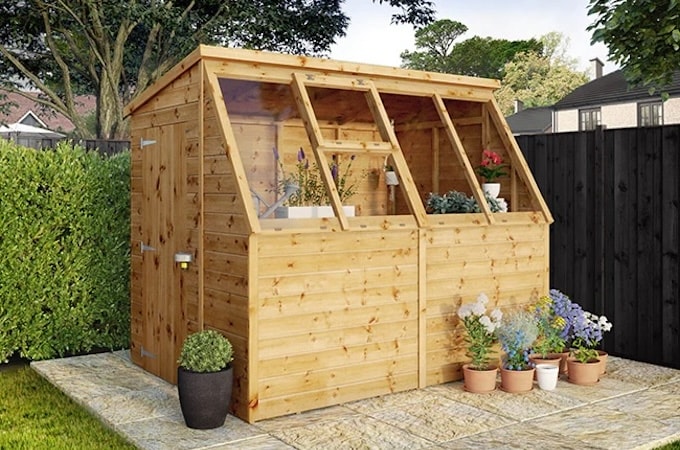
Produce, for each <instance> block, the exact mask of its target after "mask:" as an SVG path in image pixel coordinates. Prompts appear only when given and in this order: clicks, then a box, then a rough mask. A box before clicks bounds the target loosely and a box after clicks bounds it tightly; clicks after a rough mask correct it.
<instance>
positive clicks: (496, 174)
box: [477, 150, 508, 183]
mask: <svg viewBox="0 0 680 450" xmlns="http://www.w3.org/2000/svg"><path fill="white" fill-rule="evenodd" d="M507 167H508V166H507V164H503V158H502V157H501V155H499V154H498V153H496V152H494V151H491V150H482V161H481V162H480V164H479V166H477V173H478V174H479V176H481V177H482V178H484V179H485V180H486V182H487V183H495V182H496V178H500V177H504V176H506V175H507V174H508V173H507V172H506V171H505V169H506V168H507Z"/></svg>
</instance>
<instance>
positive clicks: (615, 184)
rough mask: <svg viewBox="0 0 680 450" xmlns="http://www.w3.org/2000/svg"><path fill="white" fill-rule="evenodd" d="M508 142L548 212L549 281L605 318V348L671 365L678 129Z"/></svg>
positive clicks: (677, 331) (677, 354)
mask: <svg viewBox="0 0 680 450" xmlns="http://www.w3.org/2000/svg"><path fill="white" fill-rule="evenodd" d="M517 142H518V144H519V146H520V147H521V149H522V151H523V153H524V155H525V157H526V159H527V162H528V163H529V165H530V166H531V168H532V170H533V173H534V176H535V177H536V181H537V183H538V185H539V187H540V189H541V192H542V193H543V195H544V197H545V199H546V202H547V203H548V206H549V207H550V209H551V211H552V214H553V215H554V217H555V223H554V224H553V225H552V227H551V238H550V244H551V246H550V251H551V257H550V265H551V267H550V275H551V286H552V287H554V288H556V289H559V290H561V291H562V292H564V293H565V294H567V295H569V296H570V297H571V298H572V299H573V300H574V301H577V302H578V303H579V304H581V305H582V306H583V307H584V308H585V309H586V310H589V311H592V312H594V313H596V314H605V315H606V316H607V318H609V319H610V321H611V322H612V323H613V324H614V327H613V329H612V331H611V332H610V333H607V335H606V336H605V341H604V348H605V350H607V351H608V352H610V353H612V354H615V355H619V356H623V357H626V358H631V359H635V360H638V361H646V362H651V363H655V364H661V365H665V366H669V367H675V368H680V261H679V260H678V251H679V248H678V246H679V243H678V241H679V237H680V236H679V235H680V229H679V227H678V219H679V217H678V208H679V207H680V126H677V125H673V126H664V127H652V128H630V129H617V130H597V131H590V132H581V133H559V134H547V135H537V136H520V137H518V138H517Z"/></svg>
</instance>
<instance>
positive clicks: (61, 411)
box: [0, 366, 136, 450]
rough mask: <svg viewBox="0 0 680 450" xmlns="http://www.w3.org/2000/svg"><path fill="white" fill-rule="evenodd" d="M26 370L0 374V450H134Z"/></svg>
mask: <svg viewBox="0 0 680 450" xmlns="http://www.w3.org/2000/svg"><path fill="white" fill-rule="evenodd" d="M134 448H136V447H135V446H133V445H131V444H129V443H128V442H127V441H126V440H125V439H123V438H122V437H121V436H119V435H118V434H116V433H114V432H113V431H111V430H110V429H108V428H106V427H105V426H104V425H103V424H102V423H101V422H99V421H98V420H97V419H96V418H95V417H94V416H92V415H91V414H89V413H88V412H87V411H86V410H85V409H83V408H82V407H80V406H78V405H77V404H75V403H74V402H73V401H71V399H69V398H68V397H66V396H65V395H64V394H63V393H61V391H59V390H58V389H56V388H55V387H54V386H52V385H51V384H50V383H49V382H47V381H45V380H44V379H43V378H42V377H40V375H38V374H37V373H36V372H35V371H33V370H32V369H31V368H29V367H25V366H24V367H20V368H17V369H13V368H10V369H8V370H3V371H1V372H0V449H1V450H5V449H8V450H9V449H12V450H23V449H25V450H40V449H49V450H60V449H65V450H66V449H68V450H72V449H88V450H89V449H102V450H103V449H134Z"/></svg>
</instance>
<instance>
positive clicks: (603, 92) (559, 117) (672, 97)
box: [508, 59, 680, 133]
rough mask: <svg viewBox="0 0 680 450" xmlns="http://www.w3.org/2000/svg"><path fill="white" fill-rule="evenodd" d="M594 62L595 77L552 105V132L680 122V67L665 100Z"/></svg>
mask: <svg viewBox="0 0 680 450" xmlns="http://www.w3.org/2000/svg"><path fill="white" fill-rule="evenodd" d="M592 62H593V65H594V68H595V79H594V80H593V81H591V82H589V83H586V84H584V85H583V86H580V87H578V88H576V89H574V91H573V92H572V93H571V94H569V95H567V96H566V97H564V98H563V99H562V100H560V101H559V102H557V103H555V105H553V107H552V109H553V117H552V128H553V132H555V133H561V132H567V131H584V130H593V129H595V128H596V127H598V126H600V125H601V126H603V127H605V128H631V127H646V126H656V125H671V124H678V123H680V71H676V72H675V73H674V75H673V81H672V83H671V84H670V86H668V87H666V88H665V89H664V92H666V93H667V94H668V95H669V98H668V100H666V101H665V102H664V101H662V99H661V95H660V92H656V93H655V94H654V95H650V94H649V89H648V88H646V87H629V86H628V83H627V82H626V80H625V78H624V76H623V72H622V71H621V70H617V71H615V72H612V73H609V74H607V75H604V76H602V66H603V65H602V62H600V60H598V59H594V60H592ZM508 122H510V120H508ZM513 131H514V130H513Z"/></svg>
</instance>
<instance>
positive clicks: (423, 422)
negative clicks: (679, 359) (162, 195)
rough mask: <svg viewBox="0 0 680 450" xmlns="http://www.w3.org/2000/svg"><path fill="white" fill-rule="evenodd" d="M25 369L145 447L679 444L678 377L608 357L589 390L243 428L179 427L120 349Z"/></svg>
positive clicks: (393, 399) (425, 395)
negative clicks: (597, 378)
mask: <svg viewBox="0 0 680 450" xmlns="http://www.w3.org/2000/svg"><path fill="white" fill-rule="evenodd" d="M31 367H32V368H33V369H34V370H36V371H37V372H38V373H40V374H41V375H42V376H43V377H45V378H46V379H47V380H49V381H50V382H51V383H52V384H54V385H55V386H56V387H58V388H59V389H61V390H62V391H63V392H64V393H66V395H68V396H69V397H71V398H72V399H73V400H75V401H76V402H78V403H79V404H81V405H83V406H84V407H86V408H87V409H88V410H90V411H91V412H92V413H93V414H95V415H96V416H97V417H98V418H100V419H101V420H102V422H104V423H105V424H106V425H108V426H109V427H111V428H112V429H114V430H115V431H117V432H118V433H120V434H122V435H124V436H125V437H126V438H127V439H128V440H129V441H130V442H132V443H134V444H135V445H137V446H138V447H139V448H142V449H182V450H183V449H324V450H331V449H390V450H391V449H409V450H415V449H468V448H469V449H472V448H475V449H487V448H493V449H532V448H536V449H584V448H589V449H617V450H624V449H652V448H655V447H658V446H660V445H663V444H665V443H668V442H673V441H675V440H679V439H680V370H674V369H669V368H665V367H659V366H654V365H650V364H644V363H640V362H636V361H630V360H625V359H621V358H616V357H612V356H610V357H609V360H608V365H607V374H606V375H605V376H603V377H602V379H601V380H600V382H599V383H598V384H597V385H596V386H589V387H586V386H576V385H573V384H571V383H568V382H567V381H565V380H560V381H558V385H557V389H556V390H554V391H542V390H539V389H538V387H537V386H535V388H534V390H533V391H531V392H529V393H526V394H508V393H505V392H503V391H501V390H496V391H495V392H492V393H489V394H471V393H468V392H466V391H464V390H463V385H462V383H461V382H456V383H449V384H444V385H439V386H431V387H428V388H425V389H419V390H412V391H407V392H402V393H397V394H392V395H387V396H383V397H377V398H371V399H367V400H361V401H357V402H352V403H347V404H343V405H339V406H334V407H330V408H325V409H320V410H315V411H310V412H305V413H300V414H293V415H290V416H285V417H280V418H276V419H270V420H264V421H261V422H257V423H255V424H252V425H251V424H248V423H246V422H244V421H242V420H240V419H238V418H236V417H234V416H228V417H227V420H226V422H225V424H224V426H223V427H221V428H218V429H215V430H207V431H202V430H192V429H190V428H187V427H186V426H185V425H184V420H183V419H182V414H181V412H180V408H179V401H178V398H177V389H176V387H175V386H173V385H171V384H168V383H166V382H165V381H163V380H161V379H160V378H157V377H155V376H153V375H151V374H149V373H147V372H145V371H144V370H142V369H140V368H138V367H137V366H135V365H134V364H132V362H131V361H130V358H129V353H128V352H127V351H118V352H113V353H100V354H94V355H86V356H78V357H72V358H63V359H54V360H49V361H39V362H33V363H31Z"/></svg>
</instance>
